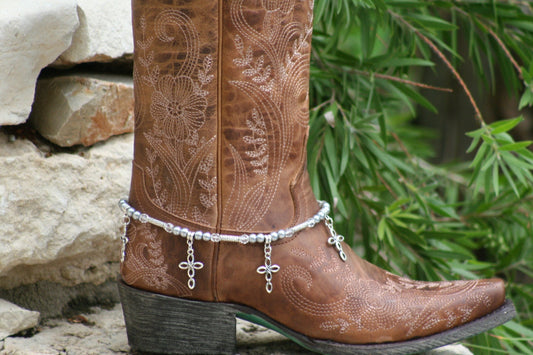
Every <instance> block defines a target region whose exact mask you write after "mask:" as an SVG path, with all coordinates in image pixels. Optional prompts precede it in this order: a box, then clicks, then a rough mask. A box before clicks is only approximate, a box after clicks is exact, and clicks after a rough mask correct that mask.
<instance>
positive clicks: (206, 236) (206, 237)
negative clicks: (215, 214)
mask: <svg viewBox="0 0 533 355" xmlns="http://www.w3.org/2000/svg"><path fill="white" fill-rule="evenodd" d="M202 239H203V240H205V241H206V242H208V241H210V240H211V233H209V232H204V233H202Z"/></svg>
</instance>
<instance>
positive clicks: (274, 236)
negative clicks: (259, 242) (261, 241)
mask: <svg viewBox="0 0 533 355" xmlns="http://www.w3.org/2000/svg"><path fill="white" fill-rule="evenodd" d="M270 237H271V238H272V241H273V242H275V241H276V240H278V237H279V234H278V232H272V233H270Z"/></svg>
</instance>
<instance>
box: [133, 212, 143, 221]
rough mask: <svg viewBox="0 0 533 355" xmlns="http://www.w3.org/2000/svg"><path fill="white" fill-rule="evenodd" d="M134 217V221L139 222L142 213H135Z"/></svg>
mask: <svg viewBox="0 0 533 355" xmlns="http://www.w3.org/2000/svg"><path fill="white" fill-rule="evenodd" d="M132 217H133V219H135V220H138V219H139V218H141V212H139V211H135V212H133V216H132Z"/></svg>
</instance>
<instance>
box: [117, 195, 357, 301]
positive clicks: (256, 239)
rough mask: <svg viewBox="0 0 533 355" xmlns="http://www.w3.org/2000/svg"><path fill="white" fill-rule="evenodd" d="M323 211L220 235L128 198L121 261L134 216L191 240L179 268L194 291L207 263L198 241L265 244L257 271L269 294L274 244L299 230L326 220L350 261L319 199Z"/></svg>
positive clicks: (333, 239) (339, 249)
mask: <svg viewBox="0 0 533 355" xmlns="http://www.w3.org/2000/svg"><path fill="white" fill-rule="evenodd" d="M318 203H319V206H320V210H319V211H318V213H317V214H315V215H314V216H313V217H311V218H309V219H308V220H307V221H305V222H303V223H300V224H298V225H295V226H293V227H291V228H288V229H282V230H279V231H277V232H271V233H268V234H264V233H258V234H255V233H251V234H241V235H230V234H219V233H209V232H202V231H190V230H188V229H187V228H183V227H179V226H176V225H174V224H172V223H168V222H163V221H161V220H159V219H156V218H153V217H151V216H149V215H147V214H146V213H142V212H140V211H138V210H136V209H135V208H133V207H132V206H130V204H129V203H128V202H127V201H126V200H123V199H122V200H120V201H119V204H118V205H119V207H120V209H121V210H122V211H123V212H124V220H123V223H124V233H123V235H122V237H121V240H122V253H121V262H123V261H124V258H125V257H126V245H127V243H128V242H129V239H128V237H127V235H126V228H127V226H128V224H129V223H130V219H131V218H133V219H134V220H136V221H139V222H141V223H150V224H152V225H154V226H157V227H159V228H163V229H164V230H165V231H166V232H167V233H169V234H173V235H175V236H181V237H183V238H186V240H187V261H183V262H181V263H180V264H179V268H180V269H182V270H186V271H187V276H188V277H189V281H188V283H187V284H188V286H189V288H190V289H191V290H192V289H194V287H195V286H196V280H195V278H194V276H195V273H196V270H199V269H202V268H203V267H204V264H203V263H202V262H199V261H195V260H194V248H193V242H194V240H203V241H207V242H209V241H210V242H214V243H218V242H231V243H241V244H248V243H264V244H265V247H264V253H265V264H264V265H261V266H259V267H258V268H257V273H259V274H262V275H265V280H266V291H267V292H268V293H271V292H272V274H273V273H276V272H278V271H279V270H280V267H279V265H277V264H274V265H272V246H271V243H272V242H275V241H276V240H281V239H285V238H291V237H292V236H294V235H295V234H296V233H297V232H300V231H302V230H304V229H306V228H313V227H314V226H316V225H317V224H318V223H320V222H321V221H324V223H325V224H326V226H327V227H328V229H329V231H330V235H331V236H330V237H329V238H328V244H329V245H331V246H334V247H335V248H336V249H337V252H338V253H339V257H340V258H341V259H342V260H343V261H346V254H345V253H344V251H343V249H342V244H341V242H342V241H343V240H344V237H343V236H342V235H339V234H337V233H336V232H335V229H334V228H333V220H332V218H331V217H330V216H329V215H328V214H329V211H330V206H329V203H327V202H325V201H318Z"/></svg>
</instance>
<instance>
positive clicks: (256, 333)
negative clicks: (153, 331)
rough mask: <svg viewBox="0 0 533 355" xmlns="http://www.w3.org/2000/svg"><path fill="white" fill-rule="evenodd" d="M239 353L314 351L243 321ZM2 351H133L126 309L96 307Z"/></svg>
mask: <svg viewBox="0 0 533 355" xmlns="http://www.w3.org/2000/svg"><path fill="white" fill-rule="evenodd" d="M237 344H238V345H237V353H238V354H240V355H264V354H272V355H289V354H290V355H292V354H294V355H299V354H311V353H310V352H309V351H306V350H305V349H302V348H301V347H299V346H298V345H296V344H294V343H292V342H290V341H287V340H286V338H284V337H283V336H281V335H279V334H278V333H276V332H273V331H271V330H268V329H265V328H262V327H259V326H256V325H254V324H251V323H248V322H245V321H240V320H239V322H238V325H237ZM0 354H1V355H58V354H61V355H63V354H65V355H66V354H68V355H116V354H131V353H130V348H129V346H128V340H127V338H126V328H125V326H124V320H123V318H122V309H121V307H120V305H116V306H115V307H114V308H113V309H107V310H106V309H102V308H97V307H96V308H92V309H91V311H90V312H89V313H87V314H80V315H77V316H73V317H71V318H69V319H51V320H48V321H46V322H45V323H44V324H43V325H42V326H40V327H39V328H38V329H35V330H33V331H32V332H31V333H30V334H26V336H25V337H24V336H17V337H9V338H6V339H5V340H3V341H1V342H0ZM471 354H472V353H471V352H470V351H468V349H467V348H465V347H463V346H461V345H453V346H448V347H444V348H441V349H439V350H434V351H431V352H429V353H427V354H426V355H471Z"/></svg>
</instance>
